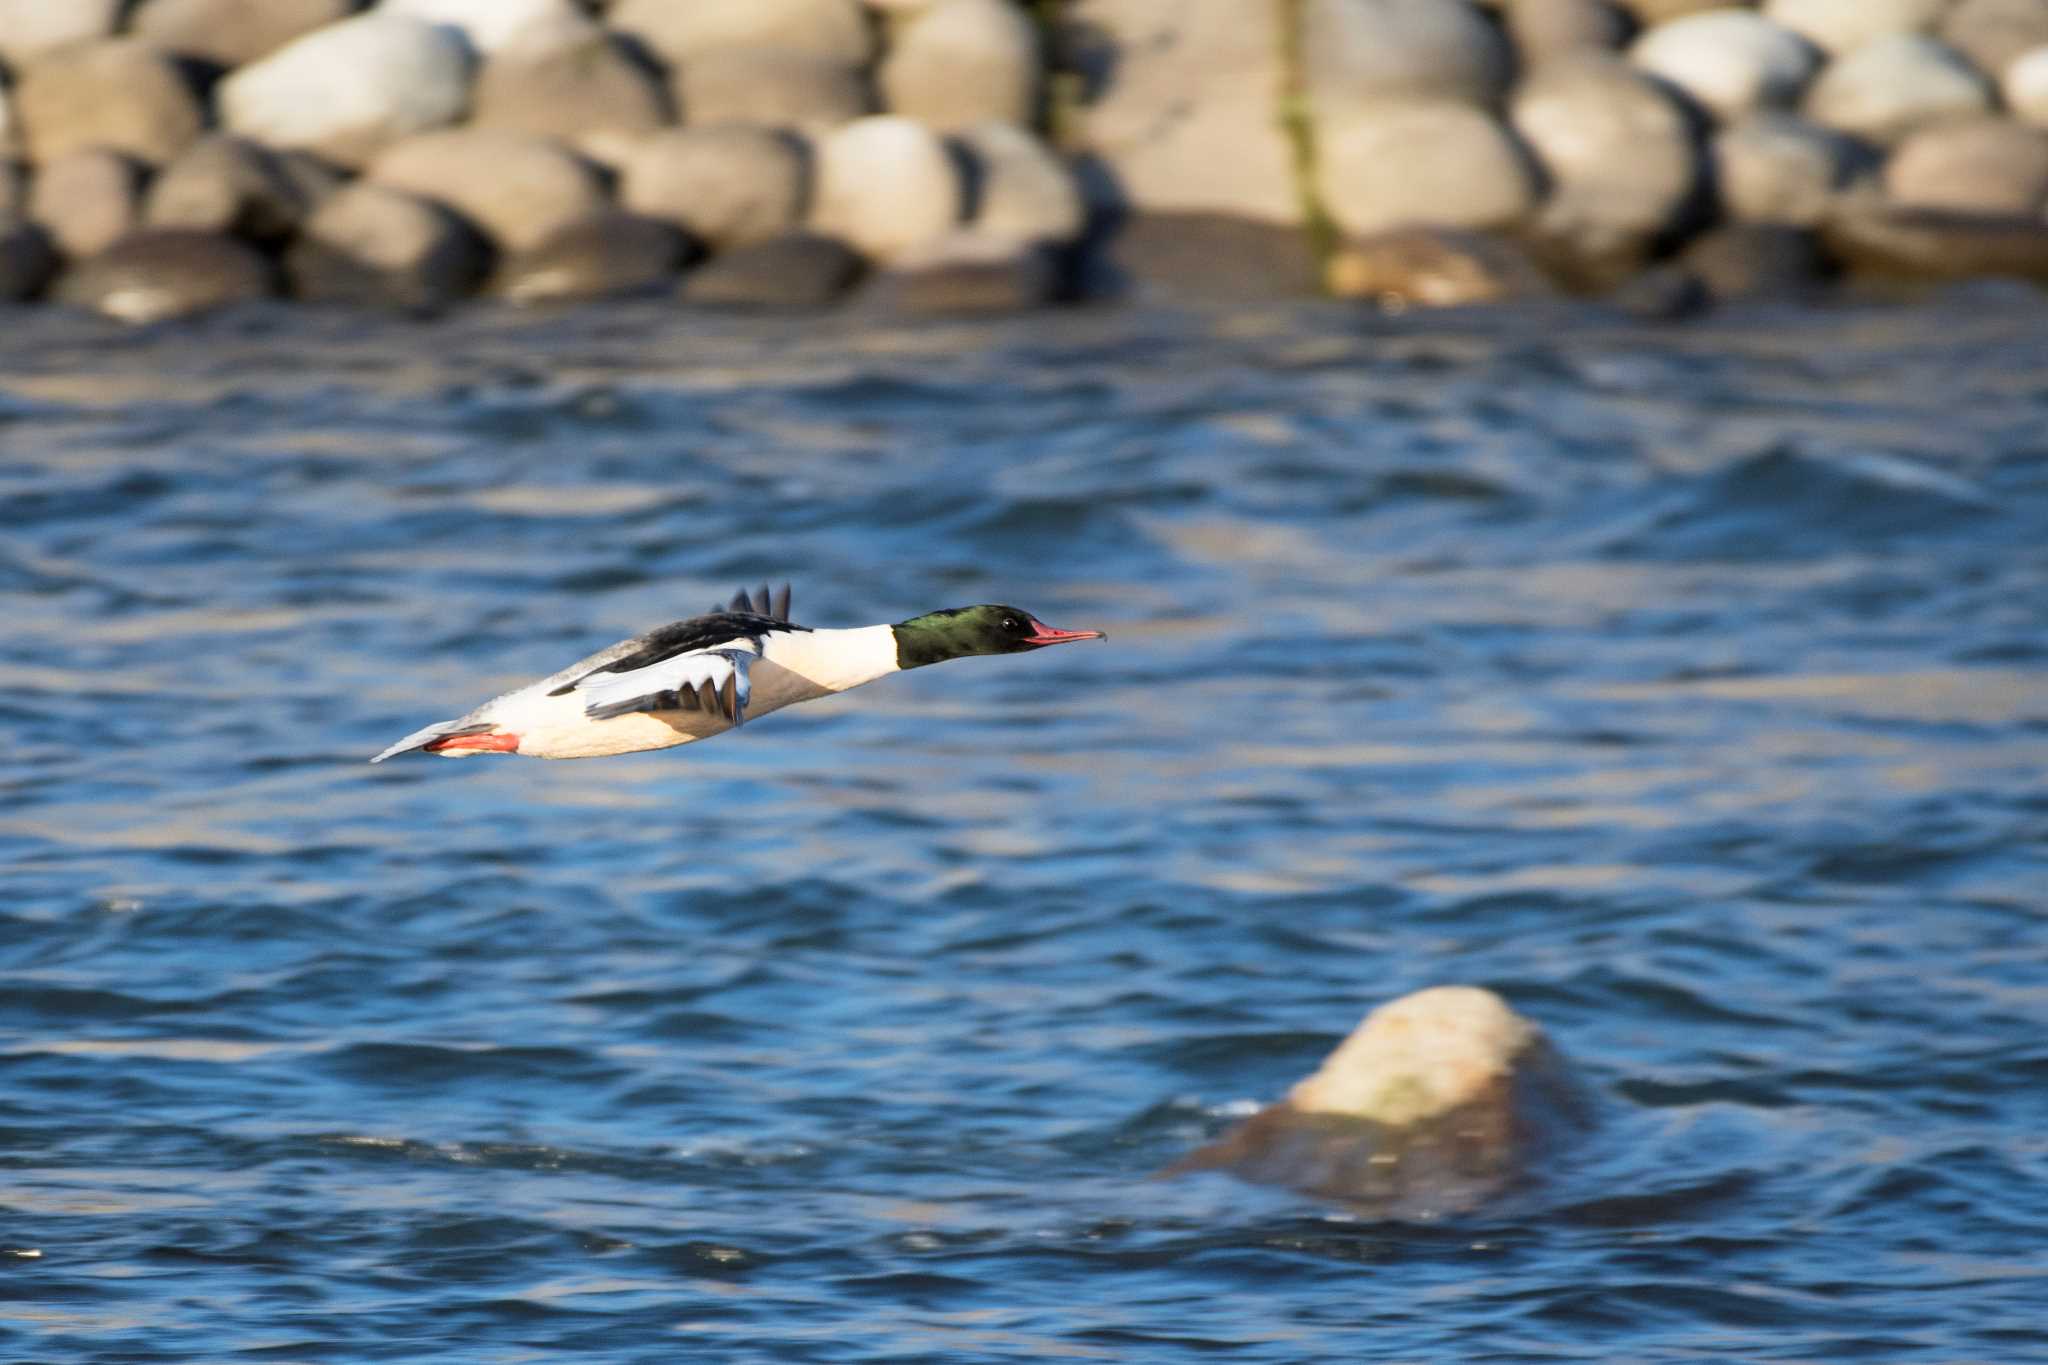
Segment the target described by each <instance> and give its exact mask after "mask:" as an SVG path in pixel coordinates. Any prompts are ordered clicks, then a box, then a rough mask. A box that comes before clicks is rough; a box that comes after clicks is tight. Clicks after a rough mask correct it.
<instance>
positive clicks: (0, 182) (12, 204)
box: [0, 158, 28, 222]
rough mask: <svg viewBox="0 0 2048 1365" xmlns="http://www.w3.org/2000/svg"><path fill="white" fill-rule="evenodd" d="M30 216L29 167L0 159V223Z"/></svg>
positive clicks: (17, 162)
mask: <svg viewBox="0 0 2048 1365" xmlns="http://www.w3.org/2000/svg"><path fill="white" fill-rule="evenodd" d="M27 216H28V167H26V166H24V165H22V164H21V163H20V162H19V161H10V160H6V159H4V158H0V222H4V221H6V220H8V219H13V218H25V217H27Z"/></svg>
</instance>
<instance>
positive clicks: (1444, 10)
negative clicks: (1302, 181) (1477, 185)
mask: <svg viewBox="0 0 2048 1365" xmlns="http://www.w3.org/2000/svg"><path fill="white" fill-rule="evenodd" d="M1301 26H1302V27H1301V49H1302V64H1303V75H1304V79H1305V81H1306V84H1307V89H1308V96H1309V100H1310V102H1311V104H1312V105H1313V106H1314V109H1315V112H1316V115H1317V117H1319V118H1330V117H1334V116H1336V115H1337V114H1339V113H1341V112H1342V111H1343V110H1344V109H1346V108H1347V107H1350V106H1352V105H1357V104H1370V103H1375V102H1378V101H1381V100H1388V99H1449V100H1466V101H1469V102H1471V103H1474V104H1491V103H1493V102H1495V101H1496V100H1498V99H1499V98H1500V96H1501V92H1502V91H1503V90H1505V89H1506V87H1507V82H1508V77H1509V74H1510V73H1511V71H1512V69H1513V65H1514V58H1513V54H1512V53H1510V52H1509V51H1508V47H1507V44H1506V42H1505V41H1504V40H1503V39H1502V38H1501V36H1500V32H1499V30H1497V29H1495V28H1494V27H1493V25H1491V24H1489V23H1487V22H1486V20H1484V19H1482V18H1480V16H1479V13H1478V11H1476V10H1474V9H1473V8H1472V7H1471V6H1470V5H1467V4H1466V3H1464V0H1307V4H1306V6H1305V7H1304V9H1303V10H1302V17H1301Z"/></svg>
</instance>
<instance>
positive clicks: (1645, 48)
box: [1629, 9, 1819, 119]
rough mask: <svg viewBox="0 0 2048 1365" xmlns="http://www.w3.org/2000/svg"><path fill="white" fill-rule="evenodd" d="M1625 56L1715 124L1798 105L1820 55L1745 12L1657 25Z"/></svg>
mask: <svg viewBox="0 0 2048 1365" xmlns="http://www.w3.org/2000/svg"><path fill="white" fill-rule="evenodd" d="M1629 57H1630V59H1631V60H1633V61H1634V62H1635V64H1636V65H1637V66H1639V67H1641V68H1643V70H1645V71H1648V72H1650V73H1651V74H1653V75H1657V76H1662V77H1663V78H1664V79H1665V80H1667V81H1670V82H1671V83H1672V84H1673V85H1675V86H1677V87H1678V88H1679V89H1681V90H1683V91H1685V93H1686V94H1688V95H1690V96H1692V97H1693V98H1694V99H1695V100H1697V101H1699V103H1700V104H1701V105H1702V106H1703V107H1704V108H1706V109H1707V110H1708V111H1709V112H1711V113H1713V114H1714V115H1715V116H1716V117H1718V118H1721V119H1735V118H1740V117H1742V116H1743V115H1744V114H1749V113H1753V112H1755V111H1756V110H1758V109H1761V108H1787V107H1790V106H1791V105H1793V104H1795V103H1797V102H1798V99H1799V95H1800V92H1801V91H1803V90H1804V89H1805V88H1806V82H1807V80H1808V78H1810V77H1811V76H1812V75H1813V71H1814V67H1815V66H1816V65H1817V64H1818V61H1819V53H1818V52H1817V51H1816V50H1815V49H1814V47H1813V46H1812V45H1811V44H1809V43H1808V42H1807V41H1806V40H1805V39H1803V38H1800V37H1798V36H1796V35H1794V34H1793V33H1792V32H1790V31H1789V30H1787V29H1782V28H1780V27H1778V26H1777V25H1776V24H1774V23H1772V22H1771V21H1770V20H1768V19H1765V18H1763V17H1761V16H1759V15H1756V14H1753V13H1751V12H1750V11H1748V10H1737V9H1729V10H1709V11H1707V12H1706V13H1704V14H1693V15H1688V16H1687V17H1685V18H1683V19H1674V20H1672V21H1671V22H1670V23H1668V24H1660V25H1658V26H1657V27H1656V28H1653V29H1651V30H1650V31H1649V32H1648V33H1645V34H1644V35H1643V36H1642V37H1641V38H1639V39H1637V40H1636V43H1635V46H1634V47H1633V48H1631V49H1630V51H1629Z"/></svg>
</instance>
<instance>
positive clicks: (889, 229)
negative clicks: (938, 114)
mask: <svg viewBox="0 0 2048 1365" xmlns="http://www.w3.org/2000/svg"><path fill="white" fill-rule="evenodd" d="M961 209H962V186H961V183H960V173H959V170H958V168H957V167H956V166H955V165H954V162H953V159H952V158H951V157H950V156H948V155H947V154H946V148H945V146H944V145H943V144H942V143H941V142H940V141H939V139H938V136H937V135H936V134H935V133H933V132H932V131H931V129H929V128H927V127H925V126H924V125H923V124H921V123H918V122H916V121H914V120H912V119H907V118H902V117H899V116H897V115H894V114H877V115H874V116H872V117H869V118H864V119H859V120H856V121H855V122H853V123H849V124H847V125H846V126H845V127H844V128H841V129H839V130H838V131H837V132H835V133H833V134H832V135H831V136H829V137H827V138H825V139H824V141H822V142H820V143H819V144H818V160H817V182H816V189H815V191H814V194H813V198H812V202H811V226H812V227H813V228H814V229H815V230H817V231H818V232H821V233H823V234H825V235H827V236H833V237H838V238H840V239H841V240H843V241H845V242H846V243H848V244H849V245H851V246H853V247H855V248H856V249H858V250H859V251H861V252H862V253H863V254H865V255H867V256H868V257H869V258H871V259H874V260H881V261H886V260H888V259H889V258H891V257H893V256H896V255H899V254H901V253H902V252H904V251H906V250H908V249H910V248H912V247H915V246H920V245H922V244H924V243H926V242H930V241H933V240H935V239H936V238H938V237H941V236H943V235H945V233H946V232H948V231H949V230H950V229H951V228H952V227H953V225H954V224H956V223H957V222H959V221H960V216H961Z"/></svg>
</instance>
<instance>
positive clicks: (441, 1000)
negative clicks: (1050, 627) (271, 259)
mask: <svg viewBox="0 0 2048 1365" xmlns="http://www.w3.org/2000/svg"><path fill="white" fill-rule="evenodd" d="M0 527H4V534H0V613H4V619H5V622H6V626H5V629H4V631H0V744H4V746H5V752H6V761H5V763H4V765H0V868H4V872H5V876H4V882H0V887H4V895H0V1359H5V1360H10V1361H12V1360H19V1361H35V1362H47V1361H74V1360H75V1361H94V1362H102V1361H104V1362H125V1361H207V1362H221V1361H240V1360H250V1361H273V1362H275V1361H307V1362H314V1361H317V1362H335V1361H372V1360H378V1361H407V1362H413V1361H444V1360H445V1361H479V1362H510V1361H533V1360H553V1359H560V1358H564V1357H569V1356H575V1357H580V1358H590V1359H603V1360H607V1361H622V1362H623V1361H634V1362H638V1361H673V1360H679V1359H707V1360H731V1361H763V1362H766V1361H775V1362H784V1361H892V1362H893V1361H966V1360H1037V1359H1044V1358H1074V1359H1081V1360H1118V1361H1121V1360H1154V1359H1156V1360H1179V1359H1194V1358H1221V1359H1230V1360H1234V1361H1258V1362H1267V1361H1270V1362H1297V1361H1356V1360H1387V1361H1417V1360H1471V1361H1481V1360H1529V1359H1543V1360H1585V1361H1609V1360H1685V1359H1694V1358H1699V1357H1709V1356H1711V1357H1715V1358H1720V1359H1730V1358H1742V1359H1771V1360H1811V1361H1841V1360H1847V1359H1863V1358H1882V1359H1891V1360H1929V1361H1936V1360H1939V1361H1958V1360H1979V1361H2012V1360H2021V1359H2027V1358H2031V1359H2037V1360H2038V1359H2048V1347H2044V1345H2043V1339H2042V1332H2043V1329H2044V1326H2048V1308H2044V1305H2048V1255H2044V1251H2043V1248H2044V1246H2048V1028H2044V1022H2048V788H2044V782H2043V774H2044V771H2048V314H2044V313H2043V312H2042V310H2041V309H2040V308H2039V305H2038V304H2037V303H2032V302H2013V301H2009V300H2003V299H2001V298H1999V297H1996V296H1988V297H1986V298H1982V299H1978V300H1974V301H1965V302H1961V303H1952V304H1949V305H1945V306H1941V307H1936V308H1930V309H1926V310H1922V311H1917V312H1911V311H1898V312H1892V311H1866V312H1856V313H1844V314H1834V315H1821V314H1808V315H1799V314H1786V315H1782V316H1758V317H1750V318H1731V319H1727V320H1722V321H1714V322H1710V323H1708V324H1705V325H1703V326H1700V327H1697V328H1695V329H1693V330H1670V331H1659V330H1644V329H1642V328H1636V327H1629V326H1623V325H1620V324H1614V323H1610V322H1608V321H1604V320H1602V319H1601V318H1599V317H1597V316H1591V315H1581V314H1576V313H1569V312H1566V313H1557V314H1542V315H1533V316H1530V317H1525V318H1512V317H1511V318H1506V319H1470V320H1462V321H1459V320H1452V321H1430V320H1422V321H1416V320H1412V319H1402V320H1394V321H1388V322H1379V323H1371V322H1366V321H1364V320H1362V319H1361V318H1360V317H1359V316H1358V315H1355V314H1351V313H1347V312H1344V311H1341V310H1335V309H1323V308H1315V307H1311V308H1296V309H1273V310H1264V311H1258V310H1254V311H1249V312H1239V313H1235V314H1202V313H1182V312H1172V311H1156V310H1146V309H1130V310H1124V311H1114V312H1102V313H1089V312H1079V313H1070V314H1065V315H1061V316H1058V317H1054V318H1041V319H1035V320H1023V321H1017V322H1008V323H1001V324H991V325H972V326H970V325H964V324H963V325H959V326H949V327H940V328H929V327H927V328H917V329H912V328H903V327H898V326H895V325H892V324H888V323H884V322H877V321H875V320H872V319H861V318H855V317H849V318H844V319H839V320H835V321H831V322H827V323H823V324H821V323H817V322H802V323H792V322H772V323H751V324H750V323H736V322H719V321H712V320H705V319H701V318H691V317H687V316H682V315H678V314H675V313H673V312H671V311H668V310H666V309H664V308H661V307H658V306H654V305H645V306H642V305H633V306H629V307H625V308H620V309H615V310H611V311H607V312H603V313H577V314H569V315H565V316H535V317H525V316H516V315H506V314H502V313H493V312H477V313H474V314H469V315H464V316H461V317H457V318H455V319H451V320H446V321H443V322H439V323H435V324H431V325H425V326H417V325H411V324H403V323H385V322H368V321H363V320H360V319H353V318H349V317H346V316H340V315H324V314H319V313H305V312H298V313H293V312H286V311H283V310H279V311H275V312H269V311H265V312H258V313H254V314H248V315H242V316H237V317H229V318H222V319H216V320H214V321H210V322H206V323H201V324H197V325H193V326H187V327H183V328H173V329H169V330H164V331H155V332H142V333H133V334H130V333H120V332H116V331H113V330H111V329H109V328H105V327H102V326H100V325H98V324H95V323H90V322H85V321H80V320H72V319H65V318H62V317H60V316H58V315H56V314H48V313H39V314H36V315H33V316H28V315H23V316H20V317H16V318H14V319H12V320H11V321H10V324H9V328H8V330H7V332H6V333H5V335H4V336H0ZM764 578H767V579H773V580H775V581H778V582H779V581H781V580H782V579H784V578H787V579H789V580H790V581H792V582H793V583H794V584H795V587H796V603H797V607H798V612H797V615H798V618H799V619H802V620H807V621H809V622H810V623H812V624H816V625H853V624H865V623H868V622H873V621H882V620H896V619H901V618H903V617H906V616H909V615H912V614H915V613H917V612H920V611H924V610H927V609H930V608H934V607H940V606H949V605H958V604H963V603H969V602H976V601H984V600H997V601H1009V602H1014V603H1017V604H1019V605H1022V606H1024V607H1026V608H1028V609H1030V610H1032V611H1034V612H1037V613H1038V614H1040V615H1041V616H1043V617H1044V618H1045V619H1047V620H1049V621H1052V622H1054V623H1056V624H1059V625H1063V626H1091V627H1099V628H1103V629H1106V630H1108V631H1109V632H1110V634H1111V636H1112V639H1111V641H1110V643H1109V644H1107V645H1103V646H1076V647H1072V648H1068V649H1062V650H1056V651H1051V652H1049V653H1047V654H1044V655H1038V656H1032V657H1025V658H1013V659H976V660H968V661H963V662H959V663H954V664H948V665H946V666H944V667H940V668H933V669H927V670H923V671H921V672H919V673H917V674H914V675H911V676H907V677H902V678H892V679H888V680H885V681H884V682H882V683H879V684H877V685H875V686H873V687H871V688H868V689H865V690H864V691H861V692H859V693H856V694H854V695H852V696H849V697H844V698H838V699H834V700H832V701H827V702H823V703H819V704H815V705H812V706H807V707H802V708H798V709H796V710H792V711H788V712H784V713H781V714H778V715H776V716H775V717H773V718H772V719H770V720H767V721H764V722H763V723H761V724H759V725H757V726H750V727H748V728H747V729H746V730H745V731H743V732H741V733H739V734H737V735H733V736H728V737H725V738H721V739H719V740H718V741H716V742H715V743H710V744H705V745H701V746H693V747H692V748H690V749H686V750H679V751H672V752H668V753H657V754H647V755H637V756H632V757H627V758H620V759H608V760H599V761H589V762H579V763H562V764H548V763H541V762H536V761H531V760H524V759H502V758H489V759H477V760H472V761H467V762H461V763H450V762H445V761H441V760H435V759H426V758H414V759H409V760H406V761H402V762H393V763H390V764H386V765H383V766H380V767H376V768H372V767H369V766H368V765H366V764H365V763H364V762H363V760H364V759H365V758H366V757H367V756H368V755H369V754H371V753H373V752H375V751H376V750H377V749H378V748H379V747H380V746H382V745H383V744H385V743H387V742H389V741H390V740H392V739H393V738H395V737H397V736H398V735H401V734H403V733H405V732H406V731H407V730H409V729H412V728H413V727H415V726H417V725H419V724H422V723H425V722H426V721H429V720H433V719H437V718H439V717H442V716H446V715H449V714H453V713H456V712H459V711H460V710H463V709H466V708H467V707H468V706H469V705H471V704H472V703H474V702H475V701H478V700H481V699H482V698H484V697H486V696H489V695H491V694H492V693H493V692H495V691H497V690H498V689H500V688H501V687H503V686H507V685H510V684H513V683H516V682H519V681H523V680H525V679H527V678H529V677H532V676H537V675H539V674H542V673H546V672H549V671H552V670H553V669H555V668H557V667H559V666H561V665H562V664H563V663H565V662H567V661H568V660H570V659H572V658H574V657H576V656H578V655H579V654H581V653H583V652H585V651H587V650H590V649H593V648H596V647H598V646H600V645H603V644H605V643H608V642H609V641H611V640H613V639H614V638H617V637H619V636H621V635H623V634H626V633H629V632H632V631H634V630H637V629H640V628H643V627H646V626H648V625H651V624H654V623H657V622H660V621H663V620H667V619H671V618H673V617H676V616H679V615H687V614H690V613H692V612H694V611H696V610H699V609H701V608H702V607H704V606H705V605H707V604H708V603H710V602H711V601H712V600H714V599H715V598H718V597H721V596H725V595H729V594H730V593H731V591H732V590H733V589H734V588H736V587H738V586H740V585H742V584H751V583H755V582H758V581H760V580H762V579H764ZM1444 982H1471V983H1477V984H1482V985H1486V986H1490V987H1492V988H1494V989H1496V990H1499V991H1501V992H1502V993H1504V994H1505V995H1506V996H1507V997H1508V998H1509V999H1510V1000H1511V1001H1512V1002H1513V1003H1515V1004H1516V1005H1517V1006H1518V1007H1519V1008H1521V1009H1522V1010H1523V1011H1525V1012H1526V1013H1528V1014H1529V1015H1531V1016H1533V1017H1534V1018H1536V1019H1537V1020H1539V1021H1540V1022H1541V1023H1542V1024H1543V1025H1544V1026H1545V1027H1546V1028H1547V1029H1548V1030H1549V1031H1550V1033H1551V1034H1552V1036H1553V1037H1554V1038H1555V1040H1556V1041H1557V1043H1558V1044H1559V1046H1560V1047H1561V1048H1562V1049H1563V1051H1564V1052H1565V1053H1566V1054H1568V1055H1569V1056H1570V1057H1572V1058H1573V1059H1574V1060H1575V1062H1576V1064H1577V1066H1578V1068H1579V1070H1580V1072H1581V1074H1582V1075H1583V1076H1584V1078H1585V1079H1586V1081H1587V1083H1588V1085H1589V1086H1590V1088H1591V1089H1592V1091H1593V1092H1594V1093H1595V1094H1596V1095H1597V1097H1598V1103H1599V1105H1600V1107H1601V1109H1602V1110H1603V1115H1604V1121H1603V1123H1602V1126H1601V1127H1600V1128H1599V1130H1598V1132H1597V1134H1596V1135H1595V1136H1594V1137H1593V1138H1592V1139H1591V1140H1590V1141H1589V1142H1588V1144H1587V1145H1586V1146H1585V1147H1584V1148H1583V1149H1581V1150H1579V1151H1578V1152H1576V1153H1575V1154H1573V1155H1572V1156H1571V1157H1569V1158H1568V1159H1564V1160H1562V1161H1560V1162H1559V1163H1557V1164H1556V1165H1554V1166H1552V1167H1548V1168H1546V1169H1543V1170H1541V1171H1539V1172H1537V1173H1536V1178H1535V1179H1534V1180H1533V1181H1532V1182H1531V1183H1529V1184H1528V1185H1527V1186H1526V1187H1524V1188H1522V1189H1520V1190H1518V1191H1516V1192H1515V1193H1514V1194H1512V1195H1511V1196H1510V1197H1509V1198H1508V1199H1507V1200H1506V1201H1505V1202H1503V1203H1502V1204H1500V1205H1499V1206H1497V1207H1494V1208H1492V1209H1489V1210H1488V1211H1486V1212H1484V1213H1481V1214H1478V1215H1467V1216H1461V1217H1455V1218H1439V1219H1433V1220H1432V1219H1421V1220H1410V1221H1402V1222H1395V1221H1384V1220H1376V1219H1374V1218H1373V1217H1371V1216H1369V1215H1366V1214H1362V1213H1360V1212H1359V1211H1357V1210H1347V1209H1344V1208H1340V1207H1332V1206H1325V1205H1321V1204H1317V1203H1314V1202H1311V1201H1308V1200H1305V1199H1301V1198H1298V1197H1295V1196H1293V1195H1290V1194H1288V1193H1286V1192H1284V1191H1277V1190H1272V1189H1262V1188H1254V1187H1250V1186H1245V1185H1241V1184H1238V1183H1236V1182H1233V1181H1232V1180H1230V1179H1229V1178H1227V1177H1224V1176H1220V1175H1202V1176H1196V1177H1191V1178H1187V1179H1182V1180H1174V1181H1161V1180H1156V1179H1154V1178H1153V1177H1154V1175H1155V1174H1156V1173H1157V1172H1158V1171H1159V1170H1160V1169H1161V1168H1163V1167H1165V1166H1167V1165H1169V1164H1171V1163H1172V1162H1173V1161H1174V1160H1175V1159H1176V1158H1178V1157H1180V1156H1181V1155H1183V1154H1184V1153H1186V1152H1187V1151H1189V1150H1190V1149H1191V1148H1193V1147H1194V1146H1196V1145H1198V1144H1199V1143H1201V1142H1203V1141H1205V1140H1207V1139H1209V1138H1212V1137H1214V1136H1216V1135H1218V1134H1220V1133H1222V1132H1223V1131H1225V1130H1226V1129H1227V1128H1228V1127H1229V1126H1230V1125H1231V1124H1232V1123H1234V1122H1235V1121H1237V1120H1238V1119H1240V1118H1242V1117H1243V1116H1244V1115H1246V1114H1248V1113H1250V1112H1251V1111H1252V1110H1253V1109H1254V1108H1255V1107H1256V1106H1257V1105H1259V1104H1262V1103H1265V1102H1267V1101H1270V1100H1272V1099H1274V1098H1276V1097H1277V1096H1278V1095H1279V1094H1280V1093H1281V1092H1282V1091H1283V1090H1284V1089H1285V1088H1286V1086H1287V1085H1288V1084H1289V1083H1290V1082H1291V1081H1293V1080H1294V1079H1295V1078H1297V1077H1299V1076H1300V1075H1302V1074H1303V1073H1305V1072H1306V1071H1308V1070H1309V1069H1310V1068H1312V1067H1313V1066H1314V1065H1315V1063H1316V1062H1317V1060H1318V1059H1319V1058H1320V1057H1321V1056H1322V1054H1323V1053H1324V1052H1325V1051H1326V1050H1328V1049H1329V1048H1330V1047H1331V1046H1332V1045H1333V1044H1334V1043H1335V1042H1336V1041H1337V1039H1338V1038H1340V1037H1341V1036H1342V1035H1343V1034H1344V1033H1345V1032H1346V1031H1348V1029H1349V1028H1350V1027H1351V1026H1352V1025H1353V1023H1355V1022H1356V1020H1357V1019H1358V1018H1359V1017H1360V1016H1361V1015H1362V1014H1363V1013H1364V1012H1365V1011H1366V1010H1367V1009H1369V1008H1370V1007H1371V1006H1373V1005H1374V1004H1376V1003H1379V1002H1381V1001H1384V1000H1386V999H1389V998H1391V997H1393V996H1395V995H1398V994H1400V993H1402V992H1405V991H1408V990H1411V989H1415V988H1419V987H1422V986H1426V985H1430V984H1436V983H1444Z"/></svg>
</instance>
